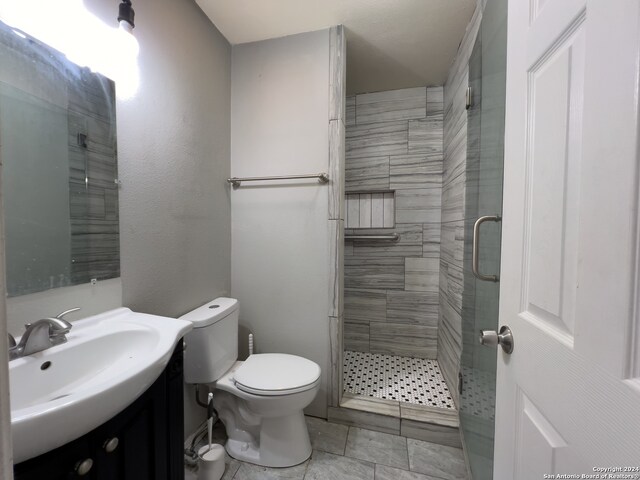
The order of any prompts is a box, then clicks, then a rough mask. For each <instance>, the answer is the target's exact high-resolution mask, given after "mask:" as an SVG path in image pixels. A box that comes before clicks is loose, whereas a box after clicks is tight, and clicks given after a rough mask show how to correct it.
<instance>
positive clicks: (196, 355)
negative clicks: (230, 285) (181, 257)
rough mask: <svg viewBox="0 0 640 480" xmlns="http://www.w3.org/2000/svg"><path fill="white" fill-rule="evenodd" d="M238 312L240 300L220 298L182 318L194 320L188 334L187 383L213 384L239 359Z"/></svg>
mask: <svg viewBox="0 0 640 480" xmlns="http://www.w3.org/2000/svg"><path fill="white" fill-rule="evenodd" d="M238 313H239V310H238V300H236V299H235V298H226V297H219V298H216V299H215V300H212V301H210V302H207V303H206V304H204V305H202V306H201V307H198V308H196V309H195V310H193V311H191V312H189V313H187V314H185V315H183V316H181V317H180V319H181V320H188V321H190V322H192V323H193V330H191V331H190V332H189V333H187V335H186V336H185V343H186V347H187V348H186V350H185V351H184V380H185V382H187V383H213V382H215V381H216V380H218V379H219V378H220V377H222V375H224V373H225V372H226V371H227V370H229V368H231V366H232V365H233V364H234V362H235V361H236V360H237V359H238Z"/></svg>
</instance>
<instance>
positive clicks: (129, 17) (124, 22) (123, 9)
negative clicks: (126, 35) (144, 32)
mask: <svg viewBox="0 0 640 480" xmlns="http://www.w3.org/2000/svg"><path fill="white" fill-rule="evenodd" d="M135 14H136V13H135V12H134V11H133V7H131V0H122V3H121V4H120V8H119V10H118V22H120V26H121V27H123V28H124V29H125V30H127V31H129V32H131V31H132V30H133V27H135V24H134V23H133V17H134V16H135Z"/></svg>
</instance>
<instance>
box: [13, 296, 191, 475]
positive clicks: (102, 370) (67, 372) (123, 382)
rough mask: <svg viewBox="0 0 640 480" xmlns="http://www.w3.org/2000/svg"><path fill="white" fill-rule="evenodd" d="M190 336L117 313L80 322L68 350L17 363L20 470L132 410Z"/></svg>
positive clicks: (159, 321)
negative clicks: (178, 346)
mask: <svg viewBox="0 0 640 480" xmlns="http://www.w3.org/2000/svg"><path fill="white" fill-rule="evenodd" d="M191 328H192V323H191V322H188V321H184V320H176V319H173V318H167V317H159V316H155V315H147V314H144V313H136V312H132V311H131V310H129V309H128V308H118V309H116V310H111V311H109V312H105V313H102V314H99V315H95V316H92V317H88V318H86V319H83V320H79V321H77V322H74V323H73V328H72V329H71V331H70V332H69V333H68V334H67V339H68V341H67V342H66V343H64V344H62V345H57V346H54V347H51V348H49V349H47V350H44V351H42V352H38V353H35V354H33V355H29V356H25V357H22V358H18V359H16V360H13V361H11V362H10V363H9V371H10V382H11V427H12V434H13V460H14V462H15V463H19V462H22V461H24V460H27V459H29V458H32V457H35V456H37V455H40V454H42V453H45V452H47V451H49V450H52V449H54V448H57V447H59V446H61V445H64V444H65V443H68V442H70V441H71V440H74V439H76V438H78V437H80V436H82V435H84V434H85V433H88V432H89V431H91V430H93V429H94V428H95V427H97V426H99V425H101V424H103V423H104V422H106V421H107V420H109V419H110V418H112V417H113V416H115V415H116V414H117V413H119V412H120V411H122V410H123V409H124V408H125V407H127V406H128V405H130V404H131V403H132V402H133V401H134V400H135V399H136V398H138V397H139V396H140V395H141V394H142V393H143V392H144V391H145V390H146V389H147V388H149V387H150V386H151V384H152V383H153V382H154V381H155V380H156V379H157V378H158V377H159V376H160V373H162V371H163V370H164V368H165V366H166V365H167V363H168V361H169V358H170V357H171V354H172V353H173V350H174V348H175V346H176V344H177V342H178V341H179V339H180V338H182V336H184V334H185V333H187V332H188V331H189V330H191Z"/></svg>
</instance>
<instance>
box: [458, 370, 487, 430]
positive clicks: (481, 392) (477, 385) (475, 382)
mask: <svg viewBox="0 0 640 480" xmlns="http://www.w3.org/2000/svg"><path fill="white" fill-rule="evenodd" d="M462 378H463V388H462V395H461V396H460V408H461V410H462V411H464V413H466V414H470V415H474V416H476V417H480V418H484V419H487V420H490V421H493V420H494V419H495V413H496V390H495V388H496V376H495V373H490V372H483V371H481V370H478V369H470V368H467V367H465V366H463V367H462Z"/></svg>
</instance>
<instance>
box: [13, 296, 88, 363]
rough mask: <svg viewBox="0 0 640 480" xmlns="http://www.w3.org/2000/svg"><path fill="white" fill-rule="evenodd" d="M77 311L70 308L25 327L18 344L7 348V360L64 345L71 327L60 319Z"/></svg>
mask: <svg viewBox="0 0 640 480" xmlns="http://www.w3.org/2000/svg"><path fill="white" fill-rule="evenodd" d="M78 310H80V309H79V308H72V309H70V310H66V311H64V312H62V313H59V314H58V315H56V316H55V317H50V318H42V319H40V320H38V321H37V322H33V323H28V324H27V325H25V328H26V330H25V332H24V334H23V335H22V338H20V343H18V344H17V345H16V346H14V347H11V348H9V360H15V359H16V358H20V357H24V356H25V355H31V354H33V353H36V352H41V351H43V350H46V349H48V348H51V347H53V346H55V345H60V344H62V343H65V342H66V341H67V337H66V335H67V333H69V330H71V327H72V325H71V324H70V323H69V322H67V321H66V320H65V319H64V318H62V317H64V316H65V315H67V314H68V313H71V312H76V311H78Z"/></svg>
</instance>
